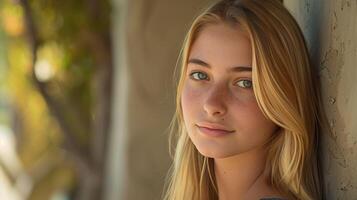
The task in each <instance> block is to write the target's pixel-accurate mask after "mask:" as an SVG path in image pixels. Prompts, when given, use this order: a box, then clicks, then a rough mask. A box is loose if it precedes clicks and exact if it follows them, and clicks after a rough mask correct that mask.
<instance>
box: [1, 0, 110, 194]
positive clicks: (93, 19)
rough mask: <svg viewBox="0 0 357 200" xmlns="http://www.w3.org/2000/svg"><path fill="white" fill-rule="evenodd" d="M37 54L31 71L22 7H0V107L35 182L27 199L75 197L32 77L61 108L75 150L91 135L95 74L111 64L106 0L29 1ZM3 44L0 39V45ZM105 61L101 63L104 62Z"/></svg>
mask: <svg viewBox="0 0 357 200" xmlns="http://www.w3.org/2000/svg"><path fill="white" fill-rule="evenodd" d="M29 3H30V8H31V12H32V16H33V22H34V25H35V28H36V30H37V37H38V39H39V46H38V49H37V51H36V55H37V62H36V63H35V65H34V63H32V55H31V49H30V46H29V43H28V40H27V38H26V37H28V35H27V32H26V25H25V21H24V10H23V8H22V6H21V4H20V3H19V1H11V0H2V1H0V20H1V21H0V34H1V37H0V46H1V48H0V54H1V55H2V56H0V60H1V61H0V73H1V75H0V84H1V86H0V87H1V89H0V94H4V95H2V96H1V97H0V98H1V99H2V100H0V102H7V103H8V104H9V107H10V108H9V109H10V110H11V113H10V114H11V115H10V116H11V120H10V121H9V120H6V119H5V117H1V115H0V121H1V122H2V123H10V122H11V124H10V125H11V126H12V128H13V130H14V133H15V135H16V138H17V145H18V146H17V147H18V154H19V157H20V159H21V161H22V163H23V165H24V169H25V171H26V173H28V174H29V175H30V176H31V177H32V178H33V180H34V187H33V191H32V193H31V195H30V199H33V200H41V199H50V197H51V196H52V195H53V194H54V192H56V191H65V192H68V193H71V192H73V191H74V192H75V188H78V185H76V184H78V174H76V171H75V170H74V168H75V167H74V165H75V163H73V162H72V161H71V160H70V159H68V156H67V154H66V153H65V152H64V151H65V149H64V148H63V147H62V145H63V140H64V138H63V134H62V133H61V131H62V130H61V128H60V125H59V124H58V122H57V121H56V120H55V119H54V118H53V117H52V116H51V114H50V111H49V108H48V105H47V104H46V102H45V101H44V98H43V97H42V96H41V93H39V91H38V89H36V87H35V86H34V83H33V80H32V79H31V73H32V70H33V69H34V70H35V72H36V73H35V74H36V75H37V78H38V79H39V80H40V81H42V82H45V83H46V88H47V91H48V92H49V94H50V95H51V96H52V97H53V98H54V99H55V100H56V101H57V102H59V104H60V105H61V111H62V112H63V113H64V115H65V119H66V123H67V124H69V125H70V127H71V128H72V129H73V130H75V131H74V133H75V134H76V135H75V136H74V138H76V139H78V141H79V144H80V147H81V148H83V149H88V148H89V145H90V142H89V141H90V138H91V134H92V132H93V130H92V127H93V125H92V122H93V119H94V118H95V116H94V111H93V109H94V106H93V105H94V102H95V95H94V94H93V80H94V78H95V75H96V72H97V70H98V67H101V66H100V64H101V63H105V60H108V59H110V58H111V57H110V55H108V54H109V53H110V51H108V49H110V20H109V19H110V4H109V3H108V1H106V0H101V1H91V0H87V1H85V0H61V1H58V0H33V1H29ZM1 38H2V39H1ZM103 61H104V62H103Z"/></svg>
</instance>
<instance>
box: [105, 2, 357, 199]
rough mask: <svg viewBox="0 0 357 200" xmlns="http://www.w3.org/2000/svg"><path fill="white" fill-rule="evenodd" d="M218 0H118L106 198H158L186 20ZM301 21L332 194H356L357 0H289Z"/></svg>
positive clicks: (342, 196) (332, 196)
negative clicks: (324, 121)
mask: <svg viewBox="0 0 357 200" xmlns="http://www.w3.org/2000/svg"><path fill="white" fill-rule="evenodd" d="M212 1H214V0H198V1H190V0H180V1H168V0H152V1H149V0H130V1H129V0H113V4H114V5H115V12H114V16H113V19H114V24H113V27H114V31H113V39H114V42H115V44H114V52H115V55H116V56H115V64H116V66H117V67H116V71H115V76H116V83H115V91H114V94H115V97H114V102H115V103H114V104H115V105H114V108H115V110H114V112H113V119H114V121H113V126H112V139H111V141H110V143H111V144H110V154H109V163H108V172H109V173H108V182H107V187H106V190H107V191H106V192H105V199H106V200H114V199H115V200H117V199H123V200H141V199H148V200H149V199H150V200H151V199H153V200H154V199H159V197H160V195H161V192H162V186H163V182H164V176H165V175H166V172H167V170H168V167H169V164H170V159H169V155H168V146H167V132H165V131H166V128H167V127H168V125H169V122H170V120H171V116H172V114H173V110H174V91H173V80H172V74H173V69H174V66H175V63H176V59H177V56H178V53H179V49H180V47H181V43H182V41H183V37H184V34H185V32H186V31H187V28H188V26H189V24H190V22H191V20H192V19H193V16H194V15H195V14H196V13H198V12H199V9H200V8H202V7H203V6H204V5H207V4H208V3H209V2H212ZM285 4H286V6H287V7H288V8H289V9H290V10H291V12H292V13H293V15H294V16H295V17H296V18H297V20H298V22H299V24H300V25H301V27H302V29H303V32H304V34H305V36H306V38H307V41H308V44H309V49H310V52H311V54H312V57H313V60H314V62H315V64H316V66H318V67H319V72H320V77H321V83H322V87H323V101H324V106H325V108H326V109H327V112H328V118H329V121H330V125H331V127H332V130H333V133H334V135H333V136H331V137H329V136H327V135H324V136H323V138H322V139H323V140H322V141H323V142H322V144H323V155H321V156H322V160H323V165H324V169H323V173H324V175H325V178H326V180H325V188H326V196H327V198H326V199H329V200H330V199H331V200H335V199H348V200H349V199H356V197H357V170H353V169H354V168H356V166H357V123H356V121H355V120H356V119H357V82H356V80H357V66H356V64H357V39H356V35H357V1H356V0H354V1H348V0H310V1H308V0H285Z"/></svg>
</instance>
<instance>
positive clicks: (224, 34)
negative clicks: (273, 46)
mask: <svg viewBox="0 0 357 200" xmlns="http://www.w3.org/2000/svg"><path fill="white" fill-rule="evenodd" d="M237 66H238V67H237ZM233 68H234V69H233ZM251 70H252V49H251V44H250V41H249V38H248V36H247V35H246V33H245V32H244V31H242V30H241V29H240V28H239V27H238V26H234V27H233V26H229V25H227V24H223V23H221V24H213V25H212V24H211V25H207V26H206V27H205V28H204V29H203V30H202V32H201V33H199V35H198V37H197V39H196V40H195V42H194V43H193V44H192V48H191V51H190V54H189V62H188V66H187V74H186V79H185V83H184V86H183V90H182V98H181V101H182V109H183V115H184V121H185V126H186V129H187V131H188V134H189V137H190V139H191V141H192V142H193V143H194V145H195V147H196V148H197V150H198V151H199V152H200V153H201V154H202V155H204V156H207V157H210V158H214V161H215V175H216V178H217V184H218V190H219V199H220V200H237V199H238V200H258V199H260V198H267V197H280V198H284V197H285V196H283V195H282V194H280V193H279V192H278V191H277V190H276V189H274V188H273V187H272V186H270V185H269V181H268V180H269V179H268V169H267V168H265V163H266V152H267V147H266V145H265V144H266V143H267V141H268V140H269V139H270V138H271V137H272V136H273V135H274V134H275V133H276V131H277V129H278V127H277V126H276V125H275V124H274V123H273V122H272V121H270V120H269V119H267V118H265V117H264V115H263V113H262V112H261V110H260V109H259V106H258V104H257V101H256V98H255V95H254V91H253V88H252V85H251V84H252V72H251ZM207 128H211V129H207ZM218 129H219V130H223V132H225V133H227V134H222V135H220V136H212V135H210V134H207V130H218Z"/></svg>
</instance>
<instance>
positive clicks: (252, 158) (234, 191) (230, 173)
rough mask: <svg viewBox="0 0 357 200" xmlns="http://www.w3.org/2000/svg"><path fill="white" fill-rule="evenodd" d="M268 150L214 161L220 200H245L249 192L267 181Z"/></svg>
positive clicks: (261, 149)
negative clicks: (258, 184) (266, 163)
mask: <svg viewBox="0 0 357 200" xmlns="http://www.w3.org/2000/svg"><path fill="white" fill-rule="evenodd" d="M265 162H266V149H265V148H259V149H254V150H251V151H248V152H244V153H241V154H238V155H235V156H231V157H227V158H222V159H216V158H215V159H214V170H215V175H216V181H217V186H218V196H219V199H220V200H231V199H235V200H236V199H244V196H245V195H246V194H247V193H248V192H249V190H250V189H251V188H252V187H253V186H254V185H256V184H257V183H258V182H259V183H264V181H265V180H266V179H267V170H266V169H265Z"/></svg>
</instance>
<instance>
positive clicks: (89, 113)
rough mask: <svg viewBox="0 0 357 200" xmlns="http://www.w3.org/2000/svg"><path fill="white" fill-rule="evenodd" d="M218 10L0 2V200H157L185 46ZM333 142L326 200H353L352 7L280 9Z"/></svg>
mask: <svg viewBox="0 0 357 200" xmlns="http://www.w3.org/2000/svg"><path fill="white" fill-rule="evenodd" d="M215 1H216V0H196V1H191V0H180V1H173V0H61V1H58V0H0V199H1V200H3V199H4V200H101V199H103V200H142V199H145V200H151V199H152V200H156V199H161V195H162V192H163V185H164V181H165V176H166V173H167V170H168V169H169V167H170V164H171V158H170V156H169V153H168V152H169V151H168V150H169V146H168V127H169V124H170V121H171V117H172V115H173V112H174V106H175V105H174V101H175V91H174V90H175V78H174V69H175V66H176V63H177V59H178V55H179V51H180V48H181V44H182V42H183V40H184V36H185V33H186V32H187V30H188V28H189V25H190V23H191V22H192V20H193V19H194V17H195V16H196V15H198V14H199V13H200V12H201V11H202V10H203V9H204V8H205V7H206V6H208V5H209V4H211V3H213V2H215ZM284 4H285V5H286V7H287V8H288V9H289V10H290V11H291V13H292V14H293V15H294V17H295V18H296V19H297V21H298V22H299V24H300V26H301V28H302V30H303V33H304V35H305V37H306V40H307V43H308V46H309V51H310V53H311V56H312V60H313V63H314V66H315V67H317V68H318V71H319V78H320V82H321V84H322V96H323V102H324V107H325V109H326V112H327V115H328V119H329V125H330V128H331V130H332V135H329V134H324V135H322V137H321V141H322V142H321V147H320V148H321V155H320V156H319V157H320V159H321V163H322V165H323V169H322V170H323V174H324V178H325V180H324V189H325V191H324V194H325V199H328V200H336V199H347V200H349V199H351V200H357V171H356V170H355V169H356V166H357V123H356V119H357V82H356V78H357V66H356V63H357V1H353V0H285V1H284Z"/></svg>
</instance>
